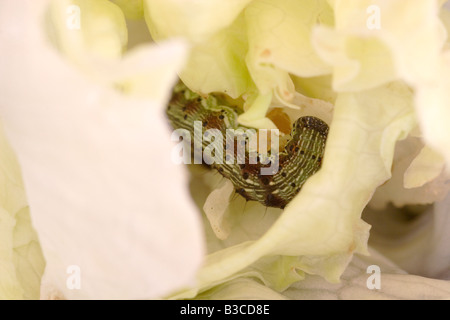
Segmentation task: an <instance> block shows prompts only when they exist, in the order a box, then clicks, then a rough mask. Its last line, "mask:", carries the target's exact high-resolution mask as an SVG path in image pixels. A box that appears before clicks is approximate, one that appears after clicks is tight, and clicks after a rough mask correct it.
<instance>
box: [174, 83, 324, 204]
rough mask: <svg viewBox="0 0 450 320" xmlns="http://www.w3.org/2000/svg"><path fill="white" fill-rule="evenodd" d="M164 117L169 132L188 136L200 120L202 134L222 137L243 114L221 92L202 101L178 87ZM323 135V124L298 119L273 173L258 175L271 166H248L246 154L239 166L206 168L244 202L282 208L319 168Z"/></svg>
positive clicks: (180, 85) (308, 119) (322, 151)
mask: <svg viewBox="0 0 450 320" xmlns="http://www.w3.org/2000/svg"><path fill="white" fill-rule="evenodd" d="M166 113H167V116H168V118H169V121H170V122H171V125H172V127H173V128H174V129H185V130H187V131H188V132H189V133H190V134H191V135H193V136H195V135H194V122H195V121H201V123H202V133H204V132H205V131H206V130H208V129H213V128H214V129H218V130H219V131H220V132H221V133H222V135H223V137H226V130H227V129H238V128H242V126H240V125H239V124H238V121H237V117H238V116H239V114H240V113H242V111H240V109H239V108H236V107H232V106H230V103H229V102H228V101H227V99H226V98H224V97H223V96H222V95H220V94H210V95H208V96H207V97H202V96H200V95H198V94H197V93H195V92H193V91H191V90H189V89H188V88H187V87H186V86H185V85H184V84H182V83H179V84H178V85H177V86H176V87H175V88H174V90H173V95H172V98H171V100H170V102H169V105H168V107H167V110H166ZM244 129H245V128H244ZM247 129H248V128H247ZM327 135H328V125H327V124H326V123H325V122H323V121H322V120H320V119H318V118H315V117H312V116H306V117H301V118H299V119H297V120H296V121H295V123H294V124H293V128H292V132H291V138H290V140H289V141H288V142H287V143H286V145H285V147H284V150H282V151H280V152H279V156H278V161H277V165H278V167H277V170H275V171H274V174H271V175H261V169H262V168H268V167H270V166H271V163H269V164H267V163H266V164H263V163H260V161H258V162H257V163H256V164H251V163H250V161H249V159H250V155H249V154H248V151H246V155H245V163H243V164H239V163H232V164H228V163H227V162H226V161H225V159H224V161H222V163H213V164H211V167H213V168H215V169H217V170H218V171H219V172H220V174H222V175H223V176H224V177H225V178H227V179H229V180H230V181H231V182H232V183H233V185H234V187H235V190H236V192H237V193H238V194H240V195H241V196H243V197H244V198H245V199H247V200H253V201H258V202H260V203H262V204H263V205H265V206H267V207H276V208H282V209H283V208H284V207H285V206H286V205H287V204H288V203H289V202H290V201H291V200H292V199H293V198H294V196H295V195H296V194H297V193H298V192H299V191H300V189H301V188H302V186H303V184H304V183H305V181H306V180H307V179H308V178H309V177H311V176H312V175H313V174H314V173H316V172H317V171H318V170H319V169H320V167H321V164H322V161H323V154H324V150H325V143H326V139H327ZM223 144H224V149H225V147H226V146H225V144H226V139H223ZM201 145H202V149H203V150H202V151H204V149H205V147H206V144H205V143H204V142H202V144H201ZM220 156H221V157H224V156H225V155H224V154H221V155H220Z"/></svg>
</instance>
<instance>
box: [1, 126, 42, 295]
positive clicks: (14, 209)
mask: <svg viewBox="0 0 450 320" xmlns="http://www.w3.org/2000/svg"><path fill="white" fill-rule="evenodd" d="M0 167H1V170H0V180H1V181H2V183H1V187H0V299H1V300H5V299H38V298H39V291H40V284H41V276H42V274H43V272H44V266H45V262H44V257H43V255H42V251H41V247H40V245H39V241H38V237H37V234H36V232H35V230H34V229H33V227H32V225H31V220H30V212H29V208H28V203H27V200H26V196H25V190H24V186H23V182H22V176H21V172H20V167H19V165H18V163H17V159H16V156H15V154H14V152H13V150H12V149H11V147H10V145H9V143H8V141H7V140H6V137H5V134H4V131H3V126H0Z"/></svg>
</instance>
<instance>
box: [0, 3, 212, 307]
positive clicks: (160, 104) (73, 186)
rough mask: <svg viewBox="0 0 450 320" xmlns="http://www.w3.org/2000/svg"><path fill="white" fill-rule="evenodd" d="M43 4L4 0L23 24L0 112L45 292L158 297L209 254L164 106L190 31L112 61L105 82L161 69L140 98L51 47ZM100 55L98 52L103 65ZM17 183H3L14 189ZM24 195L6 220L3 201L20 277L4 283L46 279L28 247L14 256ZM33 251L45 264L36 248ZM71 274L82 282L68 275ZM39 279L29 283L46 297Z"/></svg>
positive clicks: (5, 65) (5, 51) (50, 295)
mask: <svg viewBox="0 0 450 320" xmlns="http://www.w3.org/2000/svg"><path fill="white" fill-rule="evenodd" d="M96 2H97V1H96ZM45 4H46V3H44V2H41V1H39V2H36V1H31V0H29V1H22V2H20V3H12V2H2V4H1V5H0V7H1V8H0V15H1V19H0V21H1V22H0V24H1V29H2V30H3V29H4V30H9V28H10V25H14V30H15V32H14V33H8V32H6V33H2V34H1V36H0V37H1V43H2V50H1V52H0V56H1V59H0V61H1V62H0V65H1V69H2V70H3V72H4V73H5V74H7V75H9V76H8V77H1V78H0V86H1V87H2V92H3V94H2V95H1V97H0V113H1V116H2V120H3V121H4V127H5V131H6V133H7V136H8V141H10V143H11V145H12V146H13V147H14V150H15V151H16V154H17V157H18V160H19V162H20V166H21V170H22V172H23V179H24V183H25V185H26V189H27V200H28V203H29V206H30V212H31V217H32V220H33V226H34V227H35V228H36V231H37V233H38V235H39V240H40V245H41V247H42V251H43V254H44V257H45V260H46V268H45V273H44V275H43V278H42V291H41V298H42V299H56V298H67V299H94V298H95V299H108V298H111V299H112V298H115V299H118V298H120V299H126V298H128V299H132V298H140V299H142V298H154V297H157V296H160V295H163V294H167V293H168V292H169V291H172V290H175V289H177V288H179V287H180V286H185V285H187V284H190V283H192V281H193V277H194V273H195V272H196V270H197V268H198V267H199V265H200V264H201V261H202V258H203V255H204V241H203V234H202V229H201V221H200V219H199V217H198V213H197V208H195V206H194V204H193V203H192V201H191V199H190V197H189V194H188V191H187V189H186V188H185V183H186V182H187V175H186V172H185V171H184V168H183V167H181V166H176V165H175V164H173V163H172V162H171V161H170V153H171V150H172V142H171V140H170V132H169V127H168V125H167V122H166V119H165V118H164V117H163V116H162V115H163V112H164V108H165V106H166V104H167V101H168V98H169V95H170V90H171V88H172V86H173V85H174V83H175V82H176V80H177V77H176V72H177V71H179V70H180V69H181V67H182V65H183V63H184V61H185V59H186V55H187V46H186V43H185V42H184V41H176V40H172V41H168V42H166V43H163V44H159V45H158V46H156V45H154V44H148V45H146V46H144V47H143V48H141V49H140V50H143V51H139V52H140V54H137V55H134V54H133V55H132V56H130V57H129V58H131V59H130V60H129V59H124V60H123V61H120V62H117V63H111V64H110V65H109V66H110V72H109V73H105V75H104V77H105V79H109V81H107V82H105V83H106V84H111V83H113V82H114V81H115V80H117V79H119V78H120V76H123V77H125V76H126V77H125V78H128V79H134V78H135V77H134V76H137V77H139V73H138V72H139V71H141V72H142V71H146V72H148V73H149V74H150V75H151V76H148V77H153V79H154V80H153V84H157V85H152V86H150V87H147V95H146V96H145V98H142V97H140V98H136V97H135V96H133V95H129V94H127V93H126V92H125V93H124V92H123V91H120V90H118V88H117V87H116V86H112V85H106V84H105V83H102V82H100V83H99V82H97V81H96V80H95V79H92V78H90V77H86V74H85V73H83V72H80V70H79V69H76V68H74V67H73V64H70V63H67V59H64V58H63V57H62V56H61V55H60V53H59V52H57V51H56V50H54V47H52V46H51V44H50V43H49V41H48V38H47V35H46V34H45V32H44V28H43V27H42V25H41V22H42V21H44V17H45V12H46V9H47V5H45ZM47 4H48V3H47ZM64 12H65V11H64ZM100 17H103V16H102V15H101V16H100ZM85 32H88V30H85ZM23 39H33V41H23ZM30 52H32V53H33V54H31V55H30ZM105 59H106V60H107V58H105ZM102 62H104V61H99V62H97V64H94V65H95V66H96V67H98V70H99V69H101V65H103V63H102ZM97 65H99V66H97ZM127 66H128V67H127ZM124 70H125V71H124ZM133 72H137V74H133ZM43 75H45V81H42V76H43ZM24 90H26V94H24ZM3 150H4V149H2V152H3ZM158 155H160V156H158ZM5 172H6V171H5ZM13 177H14V176H13ZM2 185H3V184H2ZM12 187H13V188H12V189H10V188H9V183H8V189H7V190H5V191H4V192H2V195H3V194H5V195H7V196H8V199H9V197H10V196H11V199H14V197H15V196H17V195H16V194H17V191H15V189H14V185H13V186H12ZM174 194H176V195H177V201H173V195H174ZM2 205H3V204H2ZM25 206H26V204H25V203H23V201H22V202H21V203H20V205H17V208H12V209H9V208H7V209H8V210H10V212H9V211H8V215H7V216H8V220H4V219H3V216H5V211H2V212H1V217H2V220H1V223H0V228H2V231H3V230H4V231H5V232H1V233H0V236H1V237H2V242H1V243H0V250H1V251H0V252H1V253H0V254H1V255H2V256H1V259H2V260H1V261H2V263H3V255H5V259H7V260H6V261H5V263H6V265H5V267H8V268H9V269H7V270H6V272H7V273H3V268H4V266H3V265H2V272H1V273H0V281H2V282H3V281H11V279H12V280H14V283H13V284H14V286H12V285H11V284H9V283H8V284H5V285H7V287H6V288H7V290H9V291H8V294H11V295H12V294H13V293H14V295H15V296H16V297H18V296H19V295H20V294H21V291H20V290H19V288H20V286H19V284H20V283H21V282H20V281H23V282H24V283H28V282H29V284H30V285H33V286H35V285H36V286H38V281H37V280H34V279H33V278H32V277H31V275H28V274H27V273H26V272H25V271H26V269H27V268H29V266H28V265H27V264H25V263H22V261H23V259H22V260H20V259H19V258H18V256H19V255H23V256H24V257H27V256H26V247H23V249H22V248H21V247H18V250H17V253H18V254H17V255H16V256H12V257H11V251H12V242H11V241H12V240H11V234H12V227H13V223H14V220H13V217H12V215H13V214H15V213H16V212H19V213H18V214H16V216H15V219H16V220H17V221H18V222H17V230H16V236H17V237H16V238H14V241H16V243H14V244H17V245H18V246H19V245H22V244H23V245H25V244H27V243H28V242H27V241H26V240H27V238H26V237H25V235H24V233H25V231H26V230H25V229H24V227H21V225H22V224H25V225H26V218H25V217H26V212H25V211H24V210H25V209H23V208H24V207H25ZM21 210H22V211H21ZM19 218H20V219H19ZM174 221H176V222H177V223H174ZM3 237H5V238H6V239H5V240H6V241H5V242H4V241H3ZM30 247H31V249H33V247H32V246H30ZM33 250H35V249H33ZM30 254H34V255H36V253H33V251H30ZM15 257H16V258H15ZM11 259H15V260H14V264H13V263H11ZM29 259H30V263H35V264H36V265H38V262H39V261H38V262H35V260H37V258H36V257H35V256H30V257H29ZM15 265H17V274H19V273H20V275H18V276H15V275H14V272H15V271H16V270H15V269H14V266H15ZM181 265H182V268H181V267H180V266H181ZM38 266H39V265H38ZM73 267H75V268H73ZM21 268H23V269H21ZM36 270H38V271H39V273H40V272H42V267H40V268H36ZM73 270H78V271H79V272H75V273H74V271H73ZM39 273H38V274H37V275H35V276H36V277H37V278H39V277H40V274H39ZM15 277H16V278H18V279H19V280H18V281H19V282H18V281H17V280H15V279H16V278H15ZM73 277H75V278H76V277H78V278H79V283H80V285H81V287H79V288H77V287H75V288H73V287H71V286H69V285H68V283H72V282H68V281H71V280H72V279H74V278H73ZM28 278H29V281H28ZM77 282H78V281H77ZM17 283H19V284H17ZM72 284H73V283H72ZM0 288H1V289H0V290H3V288H4V287H3V283H2V286H1V287H0ZM13 290H14V292H13ZM37 290H38V288H33V291H32V292H31V293H30V295H33V297H37Z"/></svg>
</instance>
